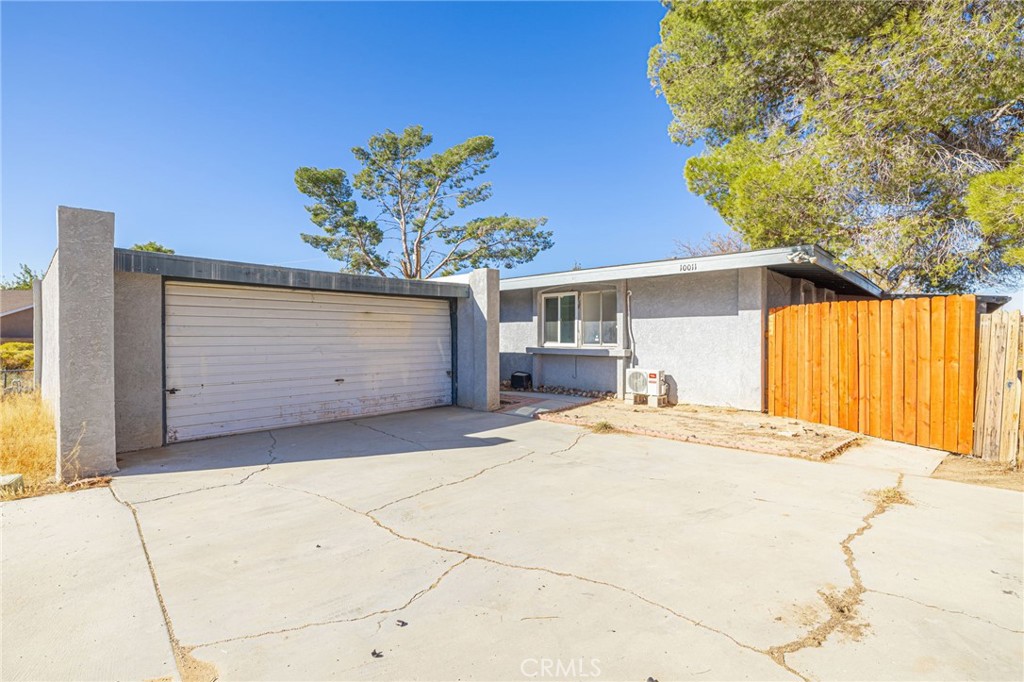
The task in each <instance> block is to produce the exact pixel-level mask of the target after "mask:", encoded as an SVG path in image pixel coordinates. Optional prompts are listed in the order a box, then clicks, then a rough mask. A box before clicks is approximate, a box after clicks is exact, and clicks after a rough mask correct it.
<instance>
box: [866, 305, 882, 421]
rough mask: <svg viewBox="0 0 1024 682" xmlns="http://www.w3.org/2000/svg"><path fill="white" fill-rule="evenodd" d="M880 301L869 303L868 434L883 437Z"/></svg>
mask: <svg viewBox="0 0 1024 682" xmlns="http://www.w3.org/2000/svg"><path fill="white" fill-rule="evenodd" d="M880 312H881V304H880V302H879V301H869V302H868V434H869V435H872V436H875V437H881V435H882V409H881V408H882V348H881V332H880V324H881V323H880V320H879V317H880Z"/></svg>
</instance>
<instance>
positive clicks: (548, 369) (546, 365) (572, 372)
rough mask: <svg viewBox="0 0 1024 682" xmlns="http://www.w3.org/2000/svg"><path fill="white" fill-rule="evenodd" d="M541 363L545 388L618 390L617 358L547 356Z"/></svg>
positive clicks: (542, 380) (542, 381)
mask: <svg viewBox="0 0 1024 682" xmlns="http://www.w3.org/2000/svg"><path fill="white" fill-rule="evenodd" d="M541 363H542V364H541V367H542V368H543V369H542V374H541V379H540V381H541V383H542V384H543V385H545V386H565V387H569V388H578V389H580V390H583V391H615V390H616V387H617V383H618V378H617V376H616V372H617V368H618V359H617V358H598V357H589V356H585V355H545V356H543V357H542V358H541ZM534 381H536V378H535V379H534Z"/></svg>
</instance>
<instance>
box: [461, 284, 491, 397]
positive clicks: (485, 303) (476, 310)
mask: <svg viewBox="0 0 1024 682" xmlns="http://www.w3.org/2000/svg"><path fill="white" fill-rule="evenodd" d="M469 288H470V296H469V298H462V299H459V302H458V308H457V311H456V330H457V331H456V346H457V348H456V377H457V386H456V392H457V396H458V398H457V402H458V404H459V406H461V407H469V408H472V409H474V410H484V411H491V410H496V409H498V406H499V401H500V397H499V380H500V378H499V375H498V361H499V355H498V333H499V332H498V330H499V326H498V314H499V296H500V292H499V273H498V271H497V270H494V269H493V268H481V269H478V270H474V271H473V272H472V273H470V275H469Z"/></svg>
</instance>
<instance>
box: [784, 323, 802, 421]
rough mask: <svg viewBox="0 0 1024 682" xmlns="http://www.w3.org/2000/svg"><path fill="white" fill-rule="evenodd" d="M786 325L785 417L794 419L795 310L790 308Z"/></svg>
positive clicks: (795, 393) (798, 350) (796, 351)
mask: <svg viewBox="0 0 1024 682" xmlns="http://www.w3.org/2000/svg"><path fill="white" fill-rule="evenodd" d="M786 322H787V325H788V327H789V333H788V335H787V336H786V344H787V346H788V349H787V351H786V373H787V375H788V377H789V378H788V382H789V384H788V386H787V387H786V401H787V405H786V416H787V417H795V416H796V414H797V409H796V408H797V405H796V396H797V389H798V388H799V386H798V384H797V381H798V376H797V364H796V363H797V354H798V353H799V352H800V349H799V347H798V345H797V339H798V337H799V330H798V329H797V323H798V322H799V318H798V317H797V310H796V308H795V307H794V308H790V309H789V310H788V315H787V320H786Z"/></svg>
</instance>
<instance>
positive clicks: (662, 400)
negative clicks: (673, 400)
mask: <svg viewBox="0 0 1024 682" xmlns="http://www.w3.org/2000/svg"><path fill="white" fill-rule="evenodd" d="M626 402H627V403H630V404H632V405H638V404H639V405H643V404H646V405H649V406H650V407H663V406H664V405H667V404H668V385H667V384H666V383H665V372H664V371H663V370H660V369H659V370H649V369H627V370H626Z"/></svg>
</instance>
